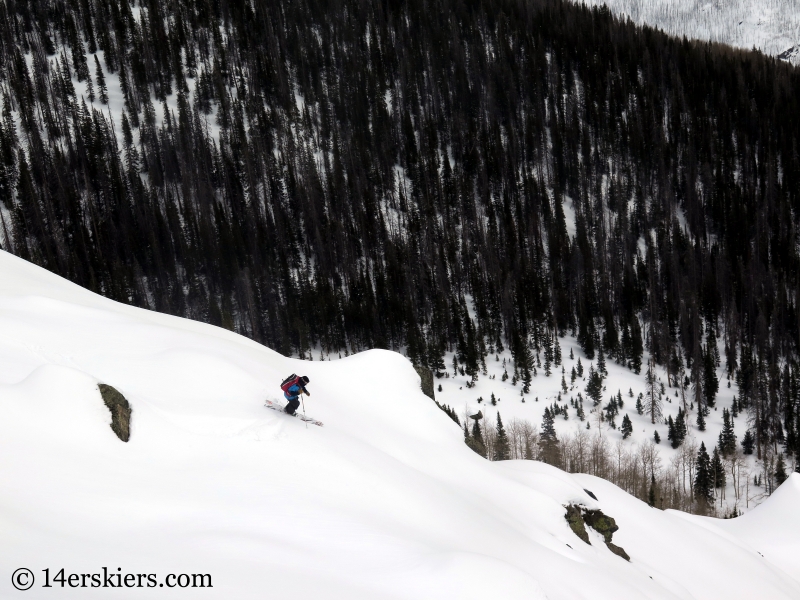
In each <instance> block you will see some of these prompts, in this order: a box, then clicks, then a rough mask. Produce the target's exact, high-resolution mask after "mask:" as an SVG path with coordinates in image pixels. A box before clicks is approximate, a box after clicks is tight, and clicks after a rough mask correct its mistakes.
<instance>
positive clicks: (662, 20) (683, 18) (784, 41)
mask: <svg viewBox="0 0 800 600" xmlns="http://www.w3.org/2000/svg"><path fill="white" fill-rule="evenodd" d="M577 1H579V2H582V3H584V4H587V5H589V6H603V5H606V6H608V7H609V9H611V11H612V12H613V13H614V14H616V15H620V16H623V17H629V18H630V19H631V20H632V21H633V22H635V23H637V24H639V25H644V24H646V25H650V26H652V27H657V28H659V29H661V30H663V31H665V32H666V33H668V34H670V35H674V36H678V37H683V36H686V37H687V38H689V39H697V40H703V41H711V42H718V43H721V44H728V45H729V46H734V47H736V48H744V49H745V50H749V49H751V48H757V49H758V50H761V51H762V52H763V53H765V54H769V55H770V56H777V57H779V58H781V59H783V60H786V61H788V62H790V63H792V64H794V65H800V0H577Z"/></svg>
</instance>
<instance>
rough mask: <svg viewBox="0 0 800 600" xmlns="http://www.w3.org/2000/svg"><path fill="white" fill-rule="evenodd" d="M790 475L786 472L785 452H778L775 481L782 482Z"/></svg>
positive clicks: (778, 483)
mask: <svg viewBox="0 0 800 600" xmlns="http://www.w3.org/2000/svg"><path fill="white" fill-rule="evenodd" d="M788 477H789V476H788V475H787V474H786V463H785V462H784V460H783V454H781V453H780V452H779V453H778V463H777V465H776V466H775V483H776V484H777V485H780V484H782V483H783V482H784V481H786V479H787V478H788Z"/></svg>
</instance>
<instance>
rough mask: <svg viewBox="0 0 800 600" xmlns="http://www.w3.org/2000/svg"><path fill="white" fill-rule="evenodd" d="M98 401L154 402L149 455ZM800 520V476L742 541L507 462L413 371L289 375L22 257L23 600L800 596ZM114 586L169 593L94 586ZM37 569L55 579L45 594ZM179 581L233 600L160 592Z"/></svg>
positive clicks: (5, 554) (365, 361) (3, 373)
mask: <svg viewBox="0 0 800 600" xmlns="http://www.w3.org/2000/svg"><path fill="white" fill-rule="evenodd" d="M291 372H298V373H302V374H307V375H308V376H309V377H310V379H311V382H310V385H309V390H310V391H311V393H312V396H311V397H310V398H307V401H306V410H307V412H308V413H309V414H310V415H312V416H314V417H316V418H318V419H320V420H321V421H323V422H324V423H325V426H324V427H322V428H320V427H316V426H313V425H309V426H308V427H306V426H305V424H304V423H302V422H301V421H300V420H299V419H292V418H290V417H288V416H286V415H283V414H280V413H276V412H274V411H270V410H267V409H265V408H264V406H263V404H264V402H263V401H264V398H265V397H271V398H277V397H279V395H280V390H279V388H278V385H279V383H280V381H281V380H282V379H283V377H285V376H286V375H287V374H289V373H291ZM98 382H103V383H107V384H110V385H113V386H115V387H116V388H117V389H118V390H120V391H121V392H122V393H123V394H124V395H125V396H126V398H127V399H128V400H129V401H130V403H131V405H132V408H133V417H132V427H131V438H130V441H129V442H128V443H123V442H121V441H120V440H119V439H117V437H116V436H115V434H114V433H113V432H112V431H111V428H110V427H109V424H110V421H111V419H110V414H109V411H108V410H107V409H106V407H105V406H104V405H103V403H102V400H101V397H100V394H99V391H98V389H97V383H98ZM584 488H585V489H588V490H591V491H592V492H593V493H594V494H595V495H596V496H597V501H595V500H593V499H592V498H591V497H590V496H589V495H588V494H587V493H586V492H585V491H584ZM799 500H800V476H799V475H796V474H795V475H793V476H792V477H791V478H790V479H789V480H788V481H787V482H786V483H785V484H784V485H783V486H782V487H781V488H780V489H779V490H778V491H777V493H776V494H775V495H774V496H773V497H772V498H771V499H770V500H768V501H766V502H765V503H764V504H762V505H761V506H759V507H758V508H756V509H755V510H753V511H752V512H750V513H748V514H747V515H746V516H745V517H741V518H739V519H736V520H733V521H718V520H714V519H705V518H701V517H692V516H688V515H684V514H681V513H676V512H672V511H667V512H662V511H659V510H657V509H653V508H650V507H648V506H647V505H646V504H644V503H642V502H640V501H638V500H636V499H634V498H633V497H631V496H629V495H627V494H625V493H624V492H622V491H620V490H619V489H618V488H616V487H615V486H613V485H612V484H610V483H608V482H605V481H603V480H600V479H597V478H594V477H591V476H588V475H568V474H566V473H564V472H562V471H559V470H558V469H555V468H552V467H549V466H547V465H545V464H542V463H537V462H533V461H509V462H488V461H486V460H484V459H482V458H480V457H479V456H478V455H476V454H474V453H473V452H472V451H471V450H469V449H468V448H467V447H466V446H465V445H464V443H463V437H462V432H461V430H460V429H459V428H458V426H456V425H455V424H454V423H453V422H452V421H451V420H450V419H449V418H448V417H447V416H446V415H445V414H444V413H443V412H442V411H440V410H439V409H438V408H437V407H436V405H435V404H434V403H433V402H431V401H430V400H429V399H428V398H427V397H426V396H424V395H423V394H422V393H421V391H420V390H419V378H418V376H417V375H416V373H415V372H414V370H413V368H412V367H411V365H410V364H409V363H408V361H407V360H406V359H405V358H403V357H402V356H400V355H398V354H395V353H392V352H386V351H370V352H364V353H362V354H358V355H355V356H352V357H350V358H346V359H343V360H338V361H332V362H306V361H302V362H301V361H298V360H292V359H288V358H285V357H283V356H281V355H279V354H277V353H275V352H273V351H271V350H269V349H267V348H264V347H262V346H260V345H258V344H256V343H254V342H252V341H249V340H247V339H245V338H243V337H240V336H238V335H235V334H233V333H230V332H228V331H225V330H222V329H219V328H215V327H212V326H208V325H204V324H201V323H196V322H192V321H187V320H184V319H179V318H174V317H169V316H165V315H160V314H156V313H152V312H148V311H145V310H140V309H135V308H131V307H127V306H123V305H120V304H117V303H115V302H112V301H110V300H107V299H104V298H102V297H99V296H97V295H94V294H92V293H90V292H88V291H86V290H83V289H81V288H79V287H77V286H75V285H73V284H71V283H69V282H67V281H65V280H63V279H60V278H58V277H56V276H55V275H52V274H50V273H48V272H46V271H44V270H42V269H39V268H38V267H35V266H32V265H30V264H28V263H26V262H24V261H22V260H21V259H18V258H16V257H13V256H11V255H8V254H6V253H0V598H3V599H6V598H56V597H58V598H137V599H139V598H166V597H169V598H192V599H194V598H201V599H202V598H225V599H237V600H241V599H247V598H259V599H264V598H279V599H284V598H286V599H294V598H298V599H305V598H309V599H312V598H313V599H315V600H317V599H329V598H330V599H332V598H341V599H345V598H346V599H348V600H358V599H370V600H373V599H384V598H385V599H406V598H420V599H464V600H466V599H472V598H474V599H480V600H485V599H486V598H495V599H504V600H513V599H517V598H519V599H523V598H524V599H526V600H531V599H537V598H550V599H560V598H563V599H572V598H587V599H589V598H591V599H603V598H609V599H614V600H619V599H626V600H628V599H637V598H648V599H656V598H685V599H688V598H696V599H713V598H724V599H725V600H732V599H736V598H743V599H744V598H748V599H752V598H770V599H781V598H787V599H789V598H793V599H797V598H800V552H799V551H798V550H800V517H798V514H797V510H796V507H797V506H798V501H799ZM569 503H577V504H582V505H584V506H586V507H587V508H590V509H595V508H600V509H602V510H603V511H604V512H605V513H606V514H608V515H610V516H612V517H613V518H615V519H616V522H617V524H618V525H619V531H618V532H617V533H615V534H614V543H616V544H617V545H619V546H622V547H623V548H624V549H625V550H626V551H627V552H628V554H629V555H630V556H631V562H630V563H629V562H626V561H625V560H623V559H622V558H620V557H618V556H616V555H614V554H612V553H611V551H609V550H608V549H607V548H606V547H605V545H604V544H603V543H602V538H601V536H600V535H599V534H597V533H596V532H594V531H593V530H589V535H590V539H591V541H592V545H591V546H589V545H587V544H585V543H584V542H582V541H581V540H580V539H579V538H578V537H576V535H575V534H574V533H572V531H571V530H570V528H569V527H568V525H567V522H566V521H565V519H564V514H565V509H564V505H566V504H569ZM104 567H105V568H106V569H107V571H106V573H109V574H117V573H118V574H120V575H121V576H124V575H126V574H133V575H138V574H141V575H145V576H146V575H148V574H152V575H154V578H153V579H152V581H153V582H155V583H154V585H155V587H147V585H148V583H149V580H148V579H147V578H146V577H145V578H139V579H138V581H140V582H141V583H142V585H143V587H141V588H138V587H132V588H127V587H122V588H121V589H113V590H111V589H108V588H106V589H103V588H102V587H101V588H99V589H92V588H91V587H90V586H91V585H92V579H91V575H92V574H100V575H101V577H102V575H103V568H104ZM20 568H28V569H30V570H31V571H32V573H33V575H34V576H35V577H36V582H35V583H34V585H33V587H32V588H31V589H30V590H28V591H25V592H21V591H17V590H16V589H14V587H13V586H12V573H14V572H15V571H16V570H17V569H20ZM44 569H50V575H49V576H50V578H51V582H50V583H51V585H53V586H54V587H52V588H45V587H42V586H43V584H44V583H45V579H44V578H45V573H44V572H43V570H44ZM60 569H64V581H65V584H64V587H63V588H62V587H61V584H60V583H58V582H55V583H54V582H53V581H52V578H53V577H54V576H56V575H57V573H58V572H59V570H60ZM71 574H77V575H78V576H77V577H75V578H73V579H69V575H71ZM82 574H85V575H87V576H88V577H81V575H82ZM170 574H209V575H210V576H211V585H212V586H213V587H205V588H202V589H200V588H190V589H171V588H169V587H166V586H165V587H160V585H161V584H162V583H164V582H165V581H166V579H167V576H168V575H170ZM101 577H98V578H97V581H98V582H99V583H100V584H101V585H102V583H103V582H104V581H105V580H104V579H102V578H101ZM120 580H121V578H120ZM24 581H26V580H23V582H24ZM115 581H117V580H111V582H112V583H115ZM126 581H130V582H132V583H134V584H136V582H137V578H136V577H133V578H129V579H127V580H126ZM172 581H173V583H174V582H175V581H176V580H174V579H173V580H172ZM183 581H184V582H185V581H188V578H185V579H183ZM70 582H74V583H76V584H78V585H81V584H82V583H84V582H85V584H86V585H87V587H89V589H86V588H81V587H71V586H70Z"/></svg>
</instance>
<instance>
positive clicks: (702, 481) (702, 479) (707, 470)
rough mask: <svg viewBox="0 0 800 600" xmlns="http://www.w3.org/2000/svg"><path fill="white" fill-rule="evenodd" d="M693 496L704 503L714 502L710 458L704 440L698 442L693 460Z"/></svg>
mask: <svg viewBox="0 0 800 600" xmlns="http://www.w3.org/2000/svg"><path fill="white" fill-rule="evenodd" d="M694 472H695V475H694V496H695V500H697V501H698V502H701V503H705V504H711V503H712V502H714V488H713V485H712V481H711V478H712V475H711V458H710V457H709V456H708V452H707V451H706V445H705V442H700V449H699V450H698V451H697V459H696V460H695V471H694Z"/></svg>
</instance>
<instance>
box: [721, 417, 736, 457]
mask: <svg viewBox="0 0 800 600" xmlns="http://www.w3.org/2000/svg"><path fill="white" fill-rule="evenodd" d="M718 445H719V451H720V453H721V454H722V456H724V457H726V458H727V457H728V456H731V455H732V454H734V453H735V452H736V434H735V433H734V431H733V420H732V419H731V415H730V413H729V412H728V409H727V408H723V409H722V431H721V432H720V434H719V444H718Z"/></svg>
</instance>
